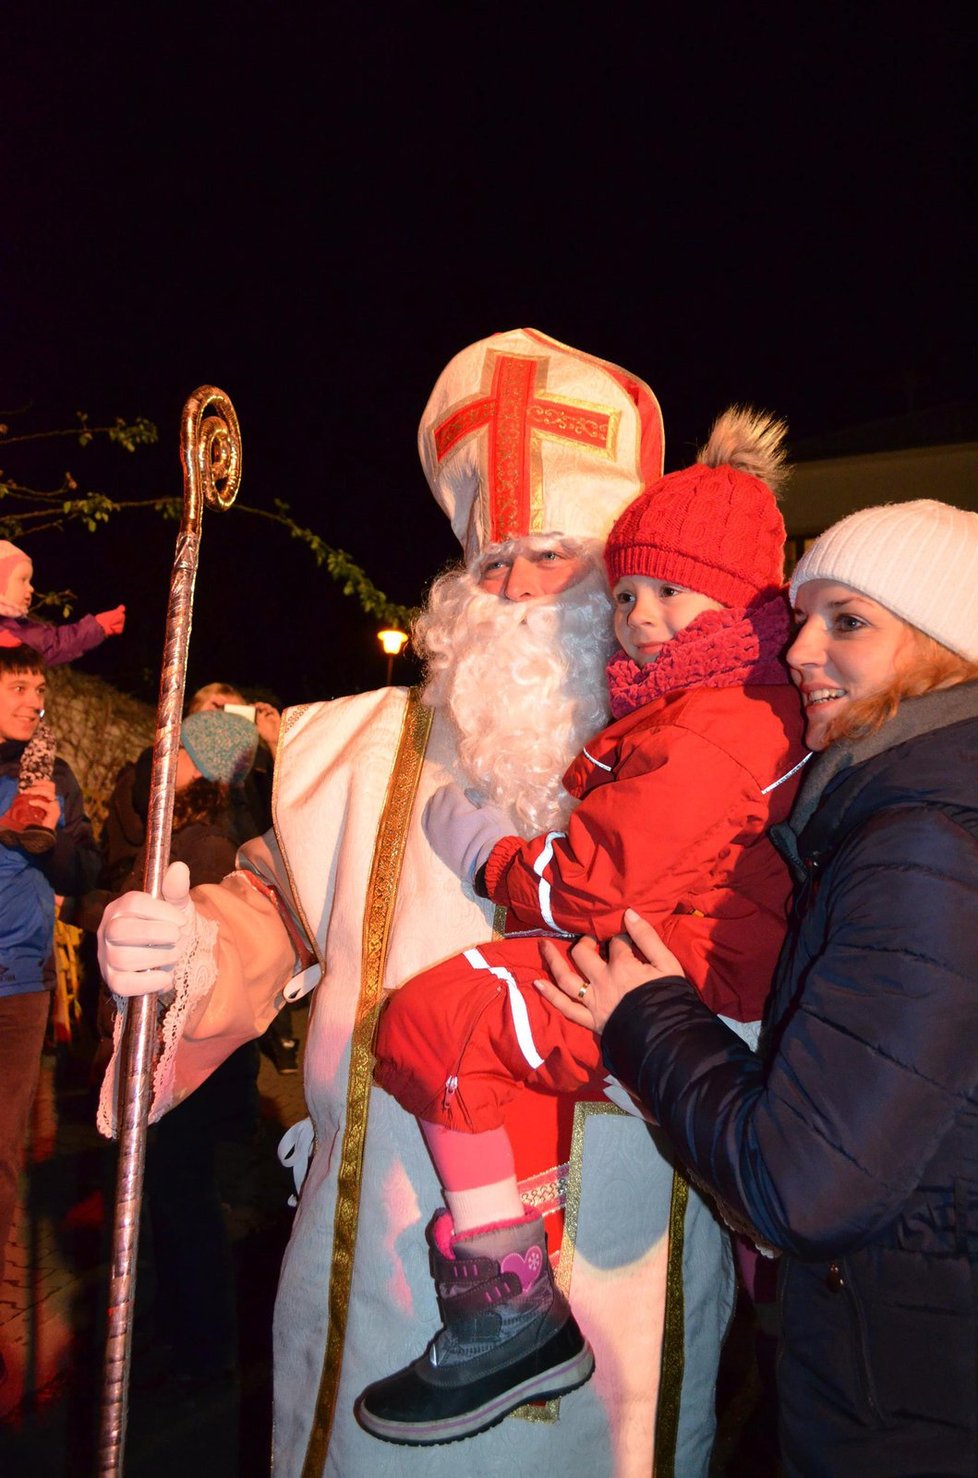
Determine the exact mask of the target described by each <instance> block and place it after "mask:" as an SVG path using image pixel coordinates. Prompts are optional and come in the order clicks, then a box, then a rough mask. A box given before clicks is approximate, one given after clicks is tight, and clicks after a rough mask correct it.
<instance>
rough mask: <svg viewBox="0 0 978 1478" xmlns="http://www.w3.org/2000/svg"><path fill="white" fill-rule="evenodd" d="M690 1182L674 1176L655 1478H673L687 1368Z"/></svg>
mask: <svg viewBox="0 0 978 1478" xmlns="http://www.w3.org/2000/svg"><path fill="white" fill-rule="evenodd" d="M688 1202H689V1182H688V1181H687V1179H686V1177H685V1176H684V1175H682V1174H681V1173H680V1172H679V1171H678V1170H674V1171H673V1174H672V1199H671V1202H670V1205H669V1261H668V1263H667V1264H666V1309H665V1314H664V1316H663V1321H662V1371H661V1374H660V1376H659V1400H658V1406H657V1410H656V1414H655V1478H673V1475H674V1473H675V1467H676V1441H677V1439H678V1437H679V1409H680V1406H681V1404H682V1394H683V1372H684V1369H685V1365H686V1307H685V1299H684V1296H683V1244H684V1240H685V1233H686V1206H687V1204H688Z"/></svg>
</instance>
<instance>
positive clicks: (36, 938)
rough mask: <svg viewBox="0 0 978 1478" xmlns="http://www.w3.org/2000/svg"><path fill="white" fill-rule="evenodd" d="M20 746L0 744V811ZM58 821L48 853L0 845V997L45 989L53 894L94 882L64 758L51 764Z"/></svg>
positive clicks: (89, 841) (85, 829)
mask: <svg viewBox="0 0 978 1478" xmlns="http://www.w3.org/2000/svg"><path fill="white" fill-rule="evenodd" d="M25 748H26V744H25V743H22V742H19V741H17V740H5V741H3V742H2V743H0V815H3V814H5V813H6V811H7V809H8V808H9V806H10V804H11V802H12V801H13V799H14V797H15V796H16V794H17V786H18V782H19V779H20V757H21V755H22V754H23V752H24V749H25ZM53 779H54V786H55V790H56V791H57V794H58V800H59V802H60V806H61V819H60V821H59V822H58V825H57V828H56V830H55V842H54V846H53V847H52V848H51V850H50V851H49V852H41V853H37V854H35V853H30V852H25V851H23V850H22V849H21V848H20V847H7V846H0V995H3V996H6V995H20V994H22V993H26V992H27V991H38V990H50V989H51V986H52V985H53V983H54V971H53V968H52V964H51V948H52V941H53V937H54V897H55V894H56V893H60V894H64V895H67V896H69V897H70V896H75V895H77V894H79V893H85V892H87V891H88V889H89V888H91V887H93V886H94V883H95V880H96V878H97V877H98V872H99V867H100V865H101V858H100V856H99V851H98V848H97V846H96V845H95V840H94V838H93V836H92V828H91V825H90V823H89V820H88V817H87V816H86V815H85V805H84V802H83V800H82V795H81V791H80V790H79V789H78V782H77V780H76V779H75V777H74V775H73V774H72V773H71V770H70V769H69V768H68V766H67V765H66V764H65V762H64V760H62V759H56V760H55V762H54V775H53Z"/></svg>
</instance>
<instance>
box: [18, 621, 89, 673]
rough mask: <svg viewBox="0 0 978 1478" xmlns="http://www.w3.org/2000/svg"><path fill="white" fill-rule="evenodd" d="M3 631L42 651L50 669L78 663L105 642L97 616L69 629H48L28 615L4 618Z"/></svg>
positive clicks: (74, 623)
mask: <svg viewBox="0 0 978 1478" xmlns="http://www.w3.org/2000/svg"><path fill="white" fill-rule="evenodd" d="M0 631H9V632H10V635H11V636H15V637H16V638H17V640H18V641H22V642H23V643H24V645H25V646H28V647H33V648H34V650H35V652H40V654H41V656H42V657H43V658H44V660H45V662H46V663H47V665H48V667H60V666H62V665H63V664H64V663H65V662H74V660H75V658H76V657H82V656H84V654H85V653H86V652H90V651H91V650H92V648H93V647H98V646H101V644H102V642H104V641H105V632H104V631H103V630H102V628H101V626H100V625H99V624H98V622H97V621H96V619H95V617H94V616H82V618H81V620H80V621H69V622H68V623H67V624H66V625H65V626H47V625H46V624H45V623H44V622H42V621H31V620H30V619H29V617H27V616H0Z"/></svg>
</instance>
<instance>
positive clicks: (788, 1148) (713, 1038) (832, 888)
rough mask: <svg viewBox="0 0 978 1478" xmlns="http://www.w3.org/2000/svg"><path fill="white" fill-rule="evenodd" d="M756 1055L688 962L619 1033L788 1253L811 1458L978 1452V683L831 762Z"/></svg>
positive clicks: (628, 1075) (639, 1001) (916, 1460)
mask: <svg viewBox="0 0 978 1478" xmlns="http://www.w3.org/2000/svg"><path fill="white" fill-rule="evenodd" d="M782 841H783V842H784V843H785V844H786V850H787V851H788V853H789V854H792V853H793V854H794V856H793V859H792V860H793V862H794V865H795V868H796V875H797V876H798V879H799V892H798V894H797V897H796V902H795V908H794V914H793V919H792V927H791V932H790V934H789V938H788V941H787V943H786V946H785V950H784V952H783V954H782V957H781V961H780V963H779V967H778V973H777V976H776V980H775V988H774V992H773V995H772V1000H771V1005H770V1009H769V1015H768V1018H767V1022H766V1028H765V1041H764V1044H763V1045H762V1057H761V1058H755V1057H753V1056H752V1055H751V1054H750V1053H749V1052H748V1051H747V1050H746V1049H745V1048H744V1046H743V1045H742V1044H741V1043H740V1042H739V1041H737V1040H736V1039H735V1038H734V1037H733V1035H732V1034H731V1033H728V1032H727V1030H726V1028H725V1027H723V1025H722V1024H721V1023H719V1022H717V1021H716V1020H714V1019H712V1018H711V1017H710V1016H709V1015H708V1014H707V1013H706V1012H705V1011H704V1009H703V1007H702V1005H701V1003H700V1002H699V1000H698V999H697V997H696V996H695V994H694V993H693V991H692V989H691V988H690V987H689V985H688V984H687V983H686V982H685V981H682V980H679V979H673V980H670V981H666V982H660V983H659V984H656V985H649V986H645V987H642V988H641V989H639V990H638V991H636V992H633V993H632V994H631V995H629V996H627V997H626V998H625V999H624V1000H623V1001H622V1002H621V1004H620V1005H619V1007H618V1008H617V1010H616V1011H615V1012H614V1013H613V1015H612V1017H611V1018H610V1020H609V1022H608V1024H607V1026H606V1029H605V1033H604V1038H603V1047H604V1055H605V1062H606V1064H607V1066H608V1067H609V1069H610V1070H611V1071H612V1072H614V1073H615V1074H616V1075H618V1076H619V1077H621V1078H622V1079H623V1080H624V1081H625V1082H626V1083H628V1084H629V1085H630V1086H632V1087H634V1088H636V1089H637V1091H638V1092H639V1093H640V1094H641V1096H642V1098H643V1099H644V1100H645V1101H646V1102H647V1103H648V1104H649V1106H650V1108H651V1110H652V1112H653V1113H654V1114H655V1116H656V1117H657V1118H658V1119H659V1121H660V1122H661V1123H662V1125H663V1126H664V1128H666V1129H667V1131H668V1132H669V1134H670V1136H671V1138H672V1140H673V1142H674V1144H675V1146H676V1148H677V1151H678V1153H679V1155H680V1156H681V1158H683V1159H684V1160H685V1161H686V1162H687V1163H688V1165H689V1166H690V1167H691V1169H692V1170H693V1172H694V1174H696V1175H698V1176H699V1177H701V1178H702V1179H703V1180H704V1181H705V1182H706V1183H707V1184H709V1185H710V1186H712V1187H714V1188H715V1189H716V1191H717V1192H718V1195H719V1197H720V1199H721V1200H722V1201H723V1202H725V1203H727V1205H728V1206H729V1207H730V1208H731V1209H732V1210H733V1212H734V1213H735V1215H736V1216H740V1217H745V1218H747V1219H748V1220H749V1221H750V1222H752V1223H753V1224H754V1226H756V1227H757V1229H758V1230H759V1232H760V1234H761V1236H762V1237H763V1238H764V1239H766V1240H767V1241H768V1242H770V1243H772V1244H773V1245H775V1246H777V1247H780V1248H783V1249H785V1251H786V1252H787V1253H788V1254H789V1256H788V1257H786V1258H785V1259H784V1264H783V1269H782V1278H781V1300H782V1320H783V1342H782V1352H781V1363H780V1369H779V1386H780V1392H781V1405H782V1438H783V1443H784V1455H785V1460H786V1463H787V1465H788V1471H789V1472H790V1473H799V1474H805V1475H806V1478H809V1475H816V1474H825V1475H826V1478H828V1475H831V1478H841V1475H847V1474H853V1475H855V1474H857V1473H858V1474H860V1475H863V1474H873V1475H877V1474H887V1475H897V1474H906V1475H910V1474H914V1475H920V1474H923V1473H927V1474H955V1475H957V1474H966V1473H967V1474H972V1475H973V1474H975V1473H978V1440H976V1424H978V684H967V685H964V686H962V687H959V688H954V689H950V690H947V691H945V692H935V693H931V694H928V695H927V696H926V697H924V698H920V699H916V700H913V701H909V702H906V703H904V704H903V705H902V707H901V709H900V712H899V713H898V714H897V716H896V718H895V719H894V720H892V721H891V722H890V723H889V724H887V725H886V726H884V728H883V729H882V730H880V732H879V733H878V734H876V735H873V736H871V738H870V739H868V740H865V741H862V742H861V743H860V744H855V745H851V746H842V745H840V746H835V747H833V749H831V750H829V751H828V752H827V753H826V754H825V755H823V756H821V757H820V758H819V759H818V760H817V761H816V762H815V763H814V764H813V766H812V773H811V774H810V775H809V777H808V780H807V782H806V785H805V787H804V788H803V790H802V793H801V795H800V796H799V800H798V804H797V806H796V809H795V813H794V815H793V817H792V822H791V826H790V828H788V829H787V831H786V835H785V836H783V837H782Z"/></svg>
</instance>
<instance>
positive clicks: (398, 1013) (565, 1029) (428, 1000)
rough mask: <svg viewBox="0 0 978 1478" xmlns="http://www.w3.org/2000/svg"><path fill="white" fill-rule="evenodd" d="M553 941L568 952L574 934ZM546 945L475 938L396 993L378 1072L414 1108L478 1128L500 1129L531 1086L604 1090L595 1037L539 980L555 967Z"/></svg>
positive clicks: (384, 1018)
mask: <svg viewBox="0 0 978 1478" xmlns="http://www.w3.org/2000/svg"><path fill="white" fill-rule="evenodd" d="M551 942H552V943H553V944H555V945H556V946H557V948H558V949H560V950H561V951H562V953H563V954H564V955H567V953H568V952H569V950H570V947H571V944H572V943H573V940H569V939H554V940H552V941H551ZM540 943H541V940H540V938H539V937H538V936H535V937H532V938H521V939H500V940H496V941H494V942H493V943H491V944H480V945H477V946H475V947H474V948H473V949H469V950H466V951H465V953H464V954H461V955H455V956H453V957H452V958H451V959H449V960H445V961H443V962H442V964H440V965H435V966H433V967H432V968H431V969H430V970H424V971H423V972H422V973H421V974H420V975H415V976H413V978H412V979H411V980H409V981H407V983H406V984H405V985H402V986H401V988H400V989H399V990H396V991H393V992H392V993H391V995H390V996H389V997H388V1000H387V1002H386V1004H385V1006H384V1009H383V1010H382V1012H381V1014H380V1023H379V1026H378V1031H377V1043H376V1047H375V1052H376V1057H377V1062H376V1066H375V1068H374V1077H375V1079H376V1081H377V1082H378V1083H379V1084H380V1085H381V1087H382V1088H385V1089H386V1090H387V1092H388V1093H390V1094H391V1095H392V1096H393V1097H394V1098H396V1099H397V1101H398V1103H399V1104H401V1106H402V1107H403V1108H405V1109H407V1111H408V1113H411V1114H413V1115H414V1116H415V1118H418V1119H424V1120H425V1121H427V1122H428V1123H436V1124H444V1125H445V1126H446V1127H447V1128H449V1129H458V1130H461V1131H463V1132H468V1133H472V1134H475V1133H479V1132H480V1131H482V1130H485V1129H496V1128H498V1127H499V1125H501V1124H502V1123H503V1120H504V1117H505V1109H506V1105H507V1104H508V1103H510V1101H511V1100H512V1099H513V1098H514V1097H515V1096H516V1094H518V1093H520V1092H521V1091H522V1090H523V1089H524V1087H525V1088H531V1089H540V1090H542V1091H544V1092H547V1093H576V1092H578V1091H579V1090H581V1089H586V1090H590V1092H585V1093H584V1095H583V1096H584V1097H590V1096H594V1097H599V1096H600V1090H601V1086H602V1085H603V1083H604V1080H605V1078H606V1076H607V1074H606V1072H605V1069H604V1067H603V1066H602V1062H601V1049H600V1045H599V1042H598V1038H597V1037H596V1036H595V1034H594V1032H592V1031H590V1030H589V1029H588V1028H587V1027H583V1026H578V1025H577V1024H576V1023H575V1022H572V1021H568V1020H567V1019H566V1017H564V1016H561V1015H560V1013H559V1011H555V1010H554V1008H553V1007H552V1006H551V1005H549V1003H548V1002H547V1001H545V1000H544V998H543V996H541V995H540V992H539V991H538V990H537V989H536V988H535V987H534V985H533V981H534V980H539V979H540V978H541V977H542V976H546V975H547V973H548V972H547V969H546V967H545V966H544V963H543V959H542V957H541V954H540Z"/></svg>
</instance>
